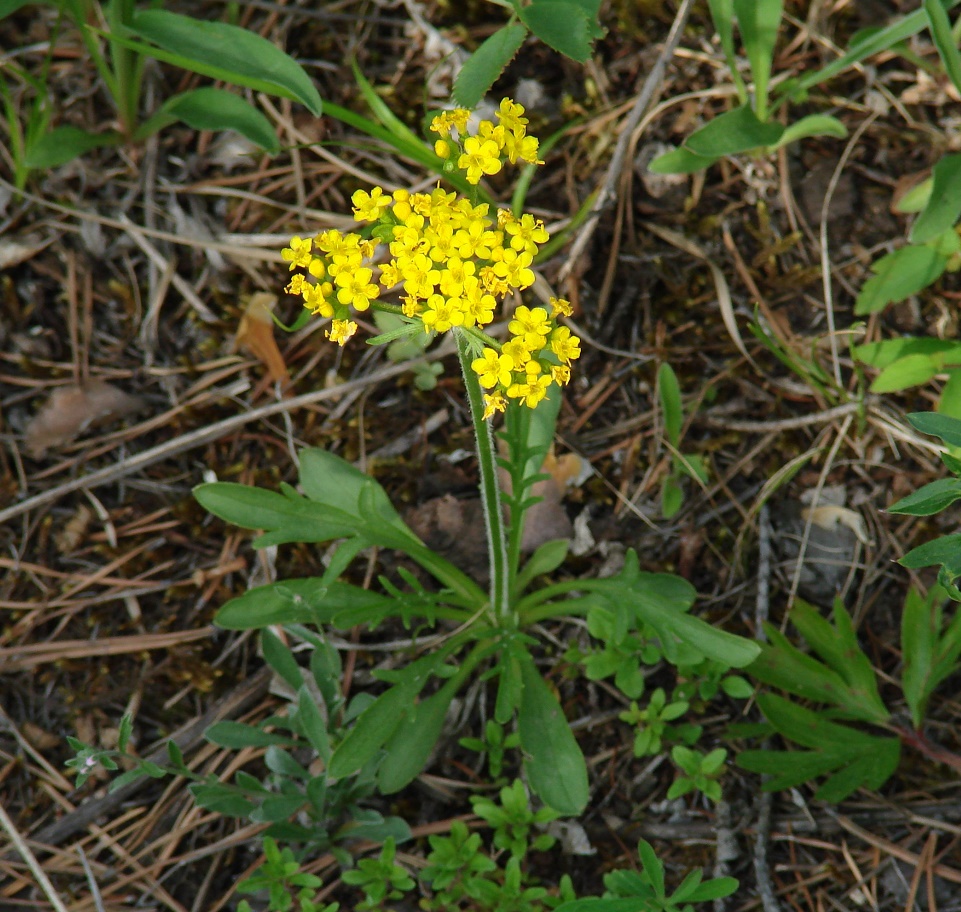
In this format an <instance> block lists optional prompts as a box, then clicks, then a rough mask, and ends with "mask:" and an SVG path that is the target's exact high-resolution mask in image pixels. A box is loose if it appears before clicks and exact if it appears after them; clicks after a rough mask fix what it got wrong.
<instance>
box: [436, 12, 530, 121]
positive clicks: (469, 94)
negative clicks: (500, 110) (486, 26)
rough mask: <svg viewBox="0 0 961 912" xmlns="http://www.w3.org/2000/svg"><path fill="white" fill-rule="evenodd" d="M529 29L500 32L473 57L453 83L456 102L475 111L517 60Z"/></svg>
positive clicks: (511, 27)
mask: <svg viewBox="0 0 961 912" xmlns="http://www.w3.org/2000/svg"><path fill="white" fill-rule="evenodd" d="M526 36H527V29H526V28H525V27H524V26H523V25H521V24H520V23H517V22H514V23H512V24H510V25H505V26H504V27H503V28H500V29H498V30H497V31H496V32H494V34H493V35H491V36H490V37H489V38H487V39H486V40H485V41H484V43H483V44H481V46H480V47H479V48H477V50H476V51H474V53H473V54H471V55H470V57H469V58H468V60H467V61H466V63H465V64H464V66H463V67H461V71H460V72H459V73H458V74H457V78H456V79H455V80H454V99H455V100H456V101H457V103H458V104H459V105H462V106H463V107H465V108H474V107H476V106H477V104H478V103H479V102H480V100H481V99H482V98H483V97H484V95H486V94H487V91H488V90H489V89H490V87H491V86H492V85H493V84H494V82H495V81H496V80H497V77H498V76H500V74H501V73H502V72H503V71H504V68H505V67H506V66H507V64H509V63H510V62H511V60H513V59H514V55H515V54H516V53H517V51H518V50H519V49H520V46H521V45H522V44H523V43H524V38H525V37H526Z"/></svg>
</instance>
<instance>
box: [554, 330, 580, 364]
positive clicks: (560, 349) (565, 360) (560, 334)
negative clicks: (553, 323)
mask: <svg viewBox="0 0 961 912" xmlns="http://www.w3.org/2000/svg"><path fill="white" fill-rule="evenodd" d="M551 351H552V352H554V354H555V355H557V357H558V359H559V360H560V362H561V363H562V364H570V363H571V361H576V360H577V359H578V358H579V357H580V356H581V340H580V339H578V338H577V336H574V335H571V331H570V330H569V329H568V328H567V327H566V326H558V327H557V329H555V330H554V331H553V332H552V333H551Z"/></svg>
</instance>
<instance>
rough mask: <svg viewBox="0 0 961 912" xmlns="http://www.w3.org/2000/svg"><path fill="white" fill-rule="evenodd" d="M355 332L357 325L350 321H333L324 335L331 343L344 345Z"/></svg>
mask: <svg viewBox="0 0 961 912" xmlns="http://www.w3.org/2000/svg"><path fill="white" fill-rule="evenodd" d="M355 332H357V324H356V323H354V322H352V321H351V320H334V322H333V323H331V324H330V329H328V330H327V332H326V333H325V335H326V336H327V338H328V339H330V341H331V342H336V343H337V344H338V345H345V344H346V343H347V340H348V339H349V338H350V337H351V336H352V335H353V334H354V333H355Z"/></svg>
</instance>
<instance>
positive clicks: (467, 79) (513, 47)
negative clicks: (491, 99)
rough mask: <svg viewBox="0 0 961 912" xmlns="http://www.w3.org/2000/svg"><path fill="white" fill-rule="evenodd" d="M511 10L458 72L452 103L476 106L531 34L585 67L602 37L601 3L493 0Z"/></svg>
mask: <svg viewBox="0 0 961 912" xmlns="http://www.w3.org/2000/svg"><path fill="white" fill-rule="evenodd" d="M491 2H492V3H496V4H497V5H498V6H503V7H504V8H506V9H508V10H510V14H511V15H510V19H509V20H508V22H507V24H506V25H503V26H502V27H501V28H499V29H498V30H497V31H496V32H494V34H493V35H491V36H490V37H489V38H487V39H486V40H485V41H484V42H483V44H481V45H480V47H478V48H477V50H476V51H474V53H473V54H472V55H471V57H470V58H469V59H468V60H467V61H466V62H465V64H464V66H463V67H462V68H461V71H460V73H459V74H458V76H457V80H456V81H455V83H454V98H455V99H456V101H457V103H458V104H461V105H463V106H464V107H465V108H472V107H474V106H476V105H477V104H478V103H479V102H480V100H481V99H482V98H483V97H484V95H485V93H486V92H487V91H488V90H489V89H490V87H491V86H492V85H493V84H494V82H495V81H496V80H497V77H498V76H500V74H501V73H502V72H503V71H504V68H505V67H506V66H507V64H509V63H510V62H511V60H512V59H513V58H514V55H515V54H516V53H517V52H518V50H520V47H521V45H522V44H523V43H524V41H525V39H526V38H527V36H528V34H529V33H530V32H533V33H534V34H535V35H536V36H537V37H538V38H540V40H541V41H543V42H544V43H545V44H546V45H548V47H551V48H553V49H554V50H555V51H558V52H559V53H561V54H563V55H564V56H565V57H569V58H570V59H571V60H576V61H577V62H578V63H586V62H587V61H588V60H590V57H591V48H592V46H593V44H594V41H595V40H596V39H598V38H600V37H602V36H603V34H604V29H602V28H601V27H600V25H599V24H598V21H597V17H598V13H599V11H600V7H601V2H600V0H531V2H529V3H521V2H519V0H491Z"/></svg>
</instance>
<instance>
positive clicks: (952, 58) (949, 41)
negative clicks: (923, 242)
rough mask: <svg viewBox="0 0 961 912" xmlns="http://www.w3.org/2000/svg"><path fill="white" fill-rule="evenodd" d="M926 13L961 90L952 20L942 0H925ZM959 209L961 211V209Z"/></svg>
mask: <svg viewBox="0 0 961 912" xmlns="http://www.w3.org/2000/svg"><path fill="white" fill-rule="evenodd" d="M924 13H925V15H926V16H927V17H928V27H929V28H930V29H931V37H932V38H933V39H934V46H935V47H936V48H937V49H938V54H939V55H940V56H941V63H943V64H944V71H945V72H946V73H947V74H948V78H949V79H950V80H951V82H953V83H954V87H955V88H956V89H957V90H958V91H959V92H961V54H959V53H958V39H957V38H956V37H955V34H954V32H953V30H952V28H951V20H950V19H948V14H947V13H946V12H945V10H944V6H943V4H942V3H941V0H924ZM935 180H937V178H935ZM958 211H959V212H961V209H959V210H958Z"/></svg>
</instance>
